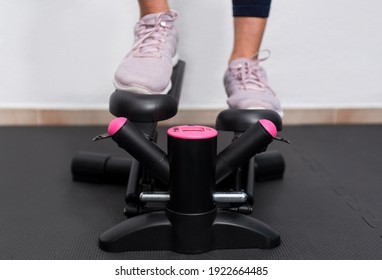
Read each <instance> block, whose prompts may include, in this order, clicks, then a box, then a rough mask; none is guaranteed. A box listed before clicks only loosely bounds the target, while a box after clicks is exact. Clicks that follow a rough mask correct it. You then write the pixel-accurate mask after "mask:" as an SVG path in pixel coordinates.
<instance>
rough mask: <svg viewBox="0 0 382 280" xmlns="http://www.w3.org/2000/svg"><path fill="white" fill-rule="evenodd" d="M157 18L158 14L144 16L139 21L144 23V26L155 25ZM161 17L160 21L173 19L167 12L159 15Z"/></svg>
mask: <svg viewBox="0 0 382 280" xmlns="http://www.w3.org/2000/svg"><path fill="white" fill-rule="evenodd" d="M157 17H158V14H148V15H145V16H144V17H142V18H141V20H140V21H142V22H144V23H146V24H149V25H155V24H156V23H157ZM160 17H161V20H162V21H163V20H172V19H173V17H172V16H171V14H168V13H167V12H165V13H162V14H161V15H160Z"/></svg>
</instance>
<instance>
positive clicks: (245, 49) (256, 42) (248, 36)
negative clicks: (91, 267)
mask: <svg viewBox="0 0 382 280" xmlns="http://www.w3.org/2000/svg"><path fill="white" fill-rule="evenodd" d="M266 22H267V19H266V18H257V17H235V18H234V45H233V50H232V54H231V57H230V59H229V62H231V61H232V60H234V59H236V58H239V57H247V58H256V57H253V56H254V55H255V54H257V53H258V52H259V50H260V45H261V41H262V39H263V34H264V31H265V26H266Z"/></svg>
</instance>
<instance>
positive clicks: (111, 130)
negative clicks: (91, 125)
mask: <svg viewBox="0 0 382 280" xmlns="http://www.w3.org/2000/svg"><path fill="white" fill-rule="evenodd" d="M126 121H127V119H126V118H123V117H120V118H115V119H114V120H112V121H111V122H110V124H109V127H108V128H107V134H109V136H113V135H114V134H115V133H116V132H117V131H118V130H120V129H121V127H122V126H124V125H125V123H126Z"/></svg>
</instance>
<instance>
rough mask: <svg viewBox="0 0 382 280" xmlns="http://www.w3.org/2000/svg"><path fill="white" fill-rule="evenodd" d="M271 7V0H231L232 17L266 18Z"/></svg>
mask: <svg viewBox="0 0 382 280" xmlns="http://www.w3.org/2000/svg"><path fill="white" fill-rule="evenodd" d="M270 8H271V0H232V9H233V16H234V17H260V18H267V17H268V16H269V10H270Z"/></svg>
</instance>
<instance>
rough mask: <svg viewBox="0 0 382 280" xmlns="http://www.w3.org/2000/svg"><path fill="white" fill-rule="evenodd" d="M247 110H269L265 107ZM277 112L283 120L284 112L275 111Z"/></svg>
mask: <svg viewBox="0 0 382 280" xmlns="http://www.w3.org/2000/svg"><path fill="white" fill-rule="evenodd" d="M246 110H267V108H264V107H249V108H246ZM275 112H277V113H278V114H279V115H280V117H281V118H283V117H284V111H275Z"/></svg>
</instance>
